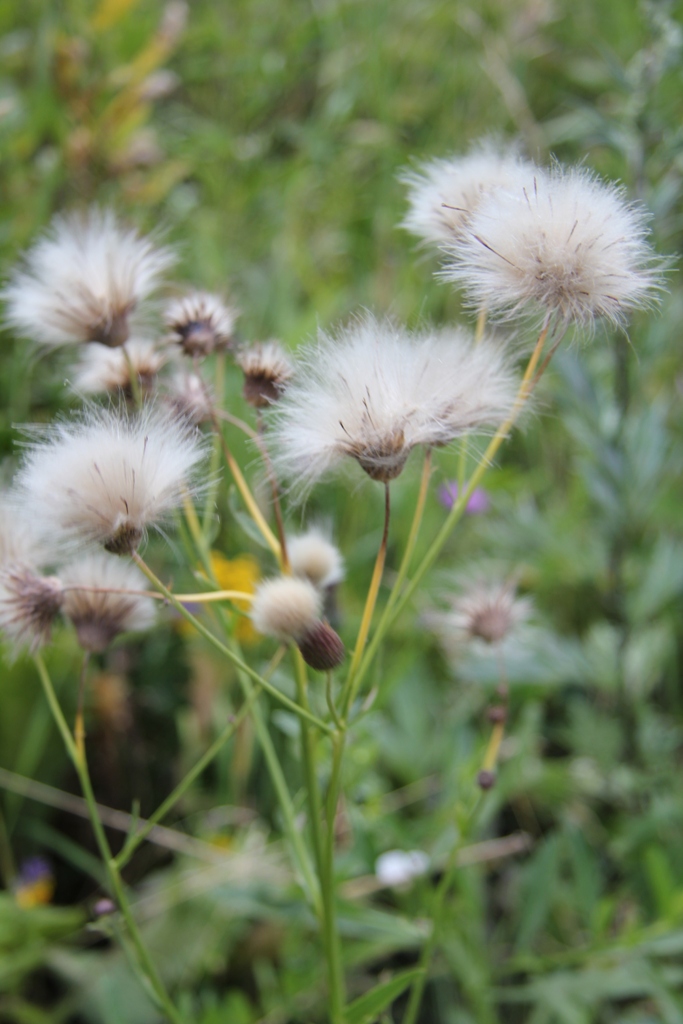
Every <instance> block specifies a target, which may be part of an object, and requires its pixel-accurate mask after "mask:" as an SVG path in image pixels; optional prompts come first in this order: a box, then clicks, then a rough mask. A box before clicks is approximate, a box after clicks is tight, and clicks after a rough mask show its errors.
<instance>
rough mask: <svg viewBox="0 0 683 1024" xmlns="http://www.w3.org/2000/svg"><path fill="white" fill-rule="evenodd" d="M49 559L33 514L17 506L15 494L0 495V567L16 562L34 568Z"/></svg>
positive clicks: (44, 563)
mask: <svg viewBox="0 0 683 1024" xmlns="http://www.w3.org/2000/svg"><path fill="white" fill-rule="evenodd" d="M48 561H49V552H48V549H47V548H46V546H45V543H44V542H43V541H41V538H40V536H39V534H38V531H37V530H36V528H35V519H34V517H33V516H26V515H23V514H22V513H21V512H20V510H19V509H18V508H17V501H16V495H13V494H12V493H11V492H7V493H5V494H3V495H0V567H3V566H6V565H8V564H10V563H12V562H18V563H20V564H21V565H24V566H31V567H33V568H34V569H37V568H38V567H42V566H44V565H46V564H47V562H48Z"/></svg>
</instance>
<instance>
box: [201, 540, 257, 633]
mask: <svg viewBox="0 0 683 1024" xmlns="http://www.w3.org/2000/svg"><path fill="white" fill-rule="evenodd" d="M211 570H212V572H213V574H214V576H215V578H216V582H217V583H218V586H219V587H220V588H221V590H241V591H242V592H243V593H245V594H253V593H254V591H255V590H256V584H257V583H258V581H259V578H260V572H259V566H258V562H257V561H256V559H255V558H253V557H252V556H251V555H238V557H237V558H226V557H225V555H222V554H221V553H220V551H212V552H211ZM234 603H235V607H237V608H239V610H240V611H244V612H248V611H249V608H250V603H249V602H248V601H235V602H234ZM235 635H236V637H237V639H238V640H239V641H240V642H241V643H246V644H249V643H256V641H257V640H258V633H257V632H256V630H255V629H254V627H253V626H252V624H251V619H249V618H247V617H246V616H241V615H240V616H239V618H238V620H237V625H236V627H235Z"/></svg>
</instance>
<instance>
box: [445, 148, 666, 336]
mask: <svg viewBox="0 0 683 1024" xmlns="http://www.w3.org/2000/svg"><path fill="white" fill-rule="evenodd" d="M647 234H648V231H647V215H646V213H645V211H644V209H643V208H642V207H640V206H639V205H636V204H633V203H629V202H627V200H626V197H625V192H624V189H623V188H621V187H619V186H617V185H614V184H611V183H606V182H603V181H601V180H600V178H598V176H597V175H595V174H593V173H592V172H591V171H589V170H586V169H585V168H570V169H568V170H564V169H562V168H560V167H555V168H553V169H551V170H550V171H548V172H545V171H538V172H537V173H536V175H535V177H534V180H533V182H532V183H531V185H530V187H522V188H519V187H517V188H514V189H509V190H505V191H503V190H497V191H494V192H491V193H490V194H489V195H487V196H486V197H484V198H483V199H482V201H481V203H480V204H479V206H478V207H477V209H476V211H475V212H474V214H473V215H472V217H471V219H470V221H469V223H468V224H467V227H466V231H465V232H464V233H463V234H462V235H461V236H460V237H459V238H458V239H457V240H455V241H454V242H453V244H452V245H451V246H447V247H446V249H445V251H446V253H447V254H448V256H449V257H450V262H449V263H448V264H447V265H446V267H445V269H444V271H443V274H442V276H443V277H444V278H445V279H446V280H449V281H454V282H456V283H457V284H459V285H460V286H461V287H462V288H463V289H464V290H465V293H466V296H467V297H468V299H469V301H470V302H471V303H472V305H474V306H475V307H476V308H478V309H482V308H483V309H486V310H487V311H489V313H492V314H495V315H498V316H501V317H503V318H511V317H514V316H517V315H518V314H520V313H523V312H526V311H528V310H529V307H530V306H531V309H532V310H536V311H538V310H539V309H540V310H541V311H542V312H544V313H546V314H547V313H556V314H557V315H559V316H560V317H561V318H562V319H563V320H564V321H566V322H570V321H574V322H577V323H580V324H584V325H585V324H589V323H591V322H592V321H593V320H594V319H595V318H597V317H604V318H606V319H607V320H609V321H611V322H612V323H615V324H621V323H623V322H624V321H625V320H626V318H627V316H628V314H629V313H631V312H632V311H633V310H634V309H637V308H638V307H642V306H647V305H648V304H651V302H652V300H653V296H654V295H655V293H656V291H657V289H658V287H660V280H661V273H660V269H659V267H658V264H657V260H656V257H655V256H654V253H653V250H652V249H651V247H650V244H649V242H648V241H647Z"/></svg>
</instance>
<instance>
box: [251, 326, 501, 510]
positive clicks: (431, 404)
mask: <svg viewBox="0 0 683 1024" xmlns="http://www.w3.org/2000/svg"><path fill="white" fill-rule="evenodd" d="M515 393H516V387H515V382H514V377H513V375H512V373H511V371H510V368H509V365H508V363H507V360H506V357H505V356H504V354H503V352H502V350H501V348H500V347H499V346H497V345H496V344H494V343H493V342H492V341H490V340H488V339H484V340H483V341H481V342H480V343H479V344H478V345H476V346H475V345H473V343H472V339H471V337H470V335H469V334H468V333H467V332H466V331H464V330H460V329H452V330H447V331H438V332H437V331H431V332H430V331H427V332H423V333H421V334H415V335H411V334H409V333H408V332H407V331H405V330H403V329H402V328H400V327H398V326H396V325H395V324H394V323H392V322H391V321H377V320H375V319H374V318H373V317H371V316H365V317H363V318H362V319H358V320H356V321H355V322H354V323H352V324H351V325H350V326H349V327H348V328H346V329H343V330H341V331H339V333H338V335H337V336H336V337H332V336H329V335H327V334H324V333H321V334H320V336H319V339H318V343H317V345H314V346H311V347H309V348H308V349H307V350H304V351H303V352H302V353H301V362H300V364H299V366H298V369H297V371H296V374H295V377H294V379H293V380H292V382H291V384H290V385H289V387H288V388H287V391H286V392H285V394H284V396H283V398H282V399H281V401H280V402H279V403H278V405H277V406H276V408H275V410H274V413H273V419H272V424H271V430H270V433H269V443H270V445H271V446H272V450H273V454H274V460H275V464H276V466H277V468H278V469H279V470H280V472H281V473H282V475H283V477H285V478H286V479H289V480H290V481H292V484H293V486H294V487H295V488H296V489H298V490H299V491H300V492H303V493H305V492H306V491H307V490H308V489H309V488H310V487H311V486H312V484H313V483H314V482H315V481H316V480H318V479H319V478H320V477H322V476H323V475H324V474H326V473H327V472H328V471H329V470H333V469H335V468H337V467H338V466H339V465H340V464H343V463H344V462H346V461H347V460H348V459H349V458H352V459H355V460H356V461H357V462H358V463H359V465H360V466H361V467H362V468H363V469H364V470H365V472H366V473H367V474H368V475H369V476H370V477H372V479H374V480H379V481H382V482H386V481H389V480H392V479H394V478H395V477H396V476H398V475H399V473H400V472H401V470H402V469H403V467H404V465H405V463H406V460H407V458H408V456H409V454H410V452H411V451H412V449H413V448H414V447H415V446H417V445H423V446H427V447H431V446H437V445H445V444H448V443H449V442H450V441H452V440H453V439H454V438H457V437H459V436H461V435H463V434H467V433H469V432H470V431H475V430H481V429H487V428H490V427H495V426H497V425H498V424H500V423H501V422H502V421H503V420H504V419H505V417H506V416H507V415H508V413H509V411H510V409H511V407H512V405H513V402H514V396H515Z"/></svg>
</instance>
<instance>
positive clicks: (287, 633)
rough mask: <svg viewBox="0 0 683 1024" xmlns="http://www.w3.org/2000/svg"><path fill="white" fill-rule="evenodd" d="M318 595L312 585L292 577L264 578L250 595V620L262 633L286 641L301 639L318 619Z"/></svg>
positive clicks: (320, 604) (319, 611)
mask: <svg viewBox="0 0 683 1024" xmlns="http://www.w3.org/2000/svg"><path fill="white" fill-rule="evenodd" d="M321 613H322V597H321V596H320V593H319V592H318V591H317V590H316V588H315V587H314V586H313V584H311V583H309V582H308V580H302V579H299V578H298V577H296V576H279V577H277V578H276V579H272V580H265V581H264V582H263V583H261V584H260V585H259V586H258V587H257V589H256V593H255V594H254V600H253V601H252V605H251V619H252V622H253V623H254V627H255V628H256V629H257V630H258V632H259V633H263V635H264V636H272V637H274V638H275V639H276V640H280V641H281V642H283V643H288V642H289V641H291V640H294V641H297V640H301V639H302V638H303V637H304V636H306V634H307V633H309V632H310V630H312V629H313V627H314V626H316V625H317V623H318V622H319V621H320V616H321Z"/></svg>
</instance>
